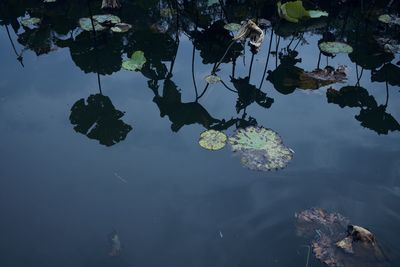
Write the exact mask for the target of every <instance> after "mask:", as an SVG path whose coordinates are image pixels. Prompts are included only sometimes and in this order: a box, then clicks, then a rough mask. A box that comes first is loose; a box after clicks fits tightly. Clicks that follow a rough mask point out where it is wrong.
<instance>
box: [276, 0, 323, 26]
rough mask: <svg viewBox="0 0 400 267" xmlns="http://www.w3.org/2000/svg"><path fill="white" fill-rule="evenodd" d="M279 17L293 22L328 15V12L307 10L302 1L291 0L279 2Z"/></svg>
mask: <svg viewBox="0 0 400 267" xmlns="http://www.w3.org/2000/svg"><path fill="white" fill-rule="evenodd" d="M277 8H278V15H279V17H281V18H283V19H285V20H287V21H289V22H293V23H298V22H299V21H300V20H302V19H308V18H320V17H327V16H328V12H325V11H321V10H306V9H305V8H304V6H303V2H302V1H291V2H286V3H284V4H282V3H281V2H278V3H277Z"/></svg>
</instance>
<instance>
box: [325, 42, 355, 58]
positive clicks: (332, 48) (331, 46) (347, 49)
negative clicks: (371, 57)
mask: <svg viewBox="0 0 400 267" xmlns="http://www.w3.org/2000/svg"><path fill="white" fill-rule="evenodd" d="M318 46H319V49H321V51H323V52H325V53H329V54H333V55H336V54H340V53H345V54H350V53H352V52H353V48H352V47H351V46H350V45H348V44H346V43H342V42H322V43H320V44H319V45H318Z"/></svg>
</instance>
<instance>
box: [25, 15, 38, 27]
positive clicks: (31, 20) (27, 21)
mask: <svg viewBox="0 0 400 267" xmlns="http://www.w3.org/2000/svg"><path fill="white" fill-rule="evenodd" d="M40 22H41V19H40V18H35V17H33V18H29V19H22V20H21V24H22V25H23V26H25V27H29V26H32V25H37V24H39V23H40Z"/></svg>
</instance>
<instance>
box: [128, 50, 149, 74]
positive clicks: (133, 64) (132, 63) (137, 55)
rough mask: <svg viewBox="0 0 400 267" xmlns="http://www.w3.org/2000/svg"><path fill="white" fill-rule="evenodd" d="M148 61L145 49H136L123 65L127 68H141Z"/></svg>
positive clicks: (133, 69) (134, 69)
mask: <svg viewBox="0 0 400 267" xmlns="http://www.w3.org/2000/svg"><path fill="white" fill-rule="evenodd" d="M145 63H146V58H145V57H144V52H143V51H135V52H134V53H133V54H132V56H131V58H130V59H128V60H125V61H123V62H122V67H123V68H124V69H126V70H132V71H136V70H141V69H142V67H143V65H144V64H145Z"/></svg>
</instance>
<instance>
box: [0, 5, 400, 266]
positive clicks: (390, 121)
mask: <svg viewBox="0 0 400 267" xmlns="http://www.w3.org/2000/svg"><path fill="white" fill-rule="evenodd" d="M23 2H24V3H22V2H21V3H19V4H18V3H16V2H15V1H6V2H4V3H3V6H2V15H1V17H2V19H1V20H0V23H1V24H5V25H7V26H2V27H1V29H0V47H1V49H0V61H1V64H0V73H1V79H0V133H1V141H0V151H1V165H0V166H1V167H0V214H1V217H0V236H1V238H0V266H7V267H14V266H42V267H44V266H60V267H61V266H68V267H70V266H171V267H172V266H199V267H200V266H252V267H253V266H305V264H306V258H307V248H305V247H304V245H309V243H308V242H309V240H306V239H303V238H300V237H298V236H296V231H295V218H294V214H295V212H298V211H301V210H305V209H308V208H310V207H322V208H325V209H326V210H329V211H332V212H333V211H334V212H339V213H341V214H343V215H344V216H346V217H347V218H349V219H350V220H351V222H352V223H355V224H358V225H362V226H364V227H366V228H368V229H369V230H371V231H372V232H373V233H374V234H375V236H376V238H377V239H378V240H379V242H380V244H381V245H382V247H383V249H384V251H385V253H386V254H387V256H388V258H389V260H390V266H398V265H400V253H399V251H400V241H399V237H400V230H399V227H398V226H399V225H400V213H399V207H400V181H399V178H400V168H399V166H400V157H399V155H400V154H399V152H400V145H399V137H400V135H399V130H400V128H399V127H398V123H397V121H396V119H397V120H398V119H400V110H399V108H398V104H399V103H400V94H399V87H398V86H396V85H391V84H389V83H386V82H377V81H374V82H373V81H371V69H380V68H381V67H382V65H383V64H387V63H389V62H392V63H393V64H394V66H395V67H397V68H398V66H397V65H396V63H397V62H398V61H399V56H398V54H395V55H394V56H393V57H392V58H389V59H383V60H382V57H381V54H382V53H383V52H382V51H381V52H379V53H381V54H380V55H376V54H374V53H371V54H368V55H367V56H366V58H365V55H364V54H363V56H360V57H358V58H357V59H356V60H354V59H353V60H351V57H349V55H347V54H338V55H337V56H335V57H334V58H327V57H325V56H323V55H322V56H321V59H320V60H319V56H320V52H319V49H318V41H319V40H320V39H321V34H322V33H323V32H324V31H326V30H327V29H328V30H330V31H331V32H333V33H334V34H335V36H336V37H337V38H338V39H340V38H342V39H341V40H350V39H351V36H350V35H351V34H352V33H357V32H358V31H359V32H360V36H361V32H364V30H365V29H364V27H372V26H371V22H370V21H371V20H373V18H372V19H370V20H367V22H366V23H367V25H368V26H365V25H364V22H362V23H360V25H358V26H357V25H355V24H356V23H355V22H354V21H358V20H357V17H356V16H357V14H355V13H357V12H351V14H350V15H347V16H348V17H347V21H348V24H347V26H346V27H343V25H342V24H340V22H343V21H345V19H344V18H342V17H341V16H343V14H349V12H348V11H347V9H346V10H344V11H343V12H340V11H337V10H336V11H335V10H332V13H333V15H332V17H333V19H332V20H331V21H330V22H329V23H330V26H329V25H328V26H326V25H327V24H326V20H321V21H320V20H319V23H322V25H323V26H322V27H321V26H318V30H306V31H304V32H301V30H300V29H296V30H294V32H293V33H288V34H286V33H285V31H283V30H282V31H283V33H280V32H279V30H278V28H277V26H276V25H277V24H276V23H275V21H274V17H273V15H272V13H273V12H272V11H268V10H269V9H268V7H270V5H268V4H267V3H266V1H265V2H263V1H261V3H259V5H260V6H259V7H257V8H256V7H252V6H251V5H249V6H247V8H246V4H244V5H239V4H237V5H235V4H232V3H231V4H227V5H226V6H225V12H226V13H225V15H224V12H223V10H221V8H220V7H219V6H218V5H213V6H211V7H209V8H207V7H206V6H203V7H201V8H200V7H199V9H198V10H199V13H198V15H197V19H196V13H195V12H194V11H193V9H192V8H190V5H189V7H188V6H184V5H182V6H180V7H179V8H178V10H179V12H178V14H179V16H178V18H177V17H176V14H175V12H171V9H165V8H168V5H167V3H164V2H163V1H162V2H160V3H158V1H149V2H146V1H137V2H135V1H131V2H129V1H126V2H124V5H123V8H122V9H121V11H119V12H116V15H118V16H119V17H121V19H122V21H124V22H127V23H131V24H132V25H133V29H132V30H131V31H129V32H127V33H121V34H115V33H114V34H111V33H104V32H103V33H97V34H96V35H97V36H96V39H93V35H92V33H90V32H83V33H79V30H77V27H78V25H77V19H79V18H80V17H88V16H89V10H88V7H87V5H86V4H82V3H80V2H78V1H60V3H57V4H54V5H53V6H47V7H43V5H42V3H40V2H41V1H27V2H25V1H23ZM94 2H100V1H92V9H93V10H92V12H93V13H94V14H97V13H99V12H101V11H100V10H99V5H100V4H99V3H97V4H96V3H94ZM142 2H143V3H142ZM153 2H154V3H153ZM205 2H206V1H205ZM263 5H265V6H263ZM160 8H161V10H164V11H163V12H161V13H162V14H161V15H160ZM376 9H377V10H378V11H379V10H380V9H378V7H377V8H376ZM165 10H169V11H170V12H169V13H168V12H166V11H165ZM174 10H175V9H174ZM350 10H352V9H350ZM353 10H358V9H357V8H353ZM257 12H258V13H257ZM103 13H104V12H103ZM165 13H167V14H165ZM353 13H354V14H353ZM0 14H1V13H0ZM24 14H26V17H29V14H30V15H31V17H33V16H39V17H41V18H43V21H42V24H41V26H39V29H40V30H41V32H39V31H37V32H35V33H32V32H30V31H32V30H29V29H26V28H22V27H19V28H17V27H16V25H18V21H20V20H21V17H20V16H24ZM160 16H161V17H160ZM162 16H164V17H162ZM256 16H258V17H263V18H267V19H269V20H271V21H273V25H275V28H274V32H273V33H272V35H271V30H272V28H271V27H268V28H266V29H265V40H264V42H263V45H262V46H261V48H260V51H259V52H258V53H257V54H255V55H254V57H252V53H251V52H250V50H249V46H248V45H247V44H246V45H245V46H244V50H243V51H242V52H241V54H235V53H232V54H228V57H227V58H226V60H223V63H222V64H221V65H220V66H219V69H220V70H219V71H218V72H217V73H218V76H220V77H221V78H222V80H223V82H224V83H225V85H226V86H224V84H222V83H217V84H212V85H209V86H208V87H206V82H205V80H204V77H205V76H207V75H209V74H210V72H211V70H212V69H213V66H214V63H216V62H218V61H219V59H220V58H221V56H222V54H223V52H224V51H225V49H226V47H227V44H229V39H228V43H226V39H224V38H222V37H220V35H218V32H221V31H222V33H223V34H227V35H228V36H229V32H227V31H226V32H224V30H223V28H222V26H223V25H224V24H225V23H224V22H222V21H220V20H223V19H226V18H228V20H227V21H229V22H240V20H242V19H245V18H253V17H256ZM352 16H354V17H352ZM17 18H18V20H17ZM160 18H161V19H160ZM177 19H178V20H177ZM177 21H178V25H179V26H178V27H179V32H178V33H177V31H176V27H177V26H176V25H177V24H176V22H177ZM196 21H197V27H196ZM218 21H220V22H218ZM16 23H17V24H16ZM368 23H369V24H368ZM219 24H220V26H221V27H219V26H218V27H217V26H216V25H219ZM210 25H213V26H210ZM293 25H294V24H293ZM293 25H292V26H289V29H292V28H293V27H294V26H293ZM372 25H373V27H372V28H374V29H375V30H376V31H378V30H380V31H381V32H382V31H383V30H381V26H382V25H378V24H377V23H376V22H374V23H372ZM167 26H168V27H167ZM286 26H287V25H286ZM6 27H7V29H6ZM210 27H215V29H214V28H211V29H213V31H211V30H210V31H209V32H211V36H208V35H207V34H204V31H205V29H207V28H210ZM357 27H358V28H357ZM382 27H384V26H382ZM13 28H14V29H13ZM343 28H345V30H343V32H340V30H342V29H343ZM196 29H197V33H195V31H196ZM7 30H8V31H9V34H10V35H9V36H10V38H9V36H8V34H7ZM34 30H35V29H34ZM71 30H73V32H71ZM390 30H391V29H386V30H385V34H388V35H390V34H391V33H390ZM394 32H396V30H394ZM24 33H25V35H24ZM375 33H376V32H375ZM40 34H42V35H40ZM32 35H33V37H32ZM394 35H395V36H397V35H396V33H394ZM271 36H272V42H271V48H270V38H271ZM371 36H372V35H371ZM397 37H398V36H397ZM357 38H358V37H357ZM359 38H360V39H361V37H359ZM27 40H28V41H27ZM94 40H95V41H94ZM358 43H360V42H358ZM363 44H364V43H363ZM237 45H238V46H237V47H236V48H235V49H238V50H242V48H241V46H240V44H239V43H238V44H237ZM13 46H15V51H16V53H14V50H13ZM194 46H195V47H194ZM194 48H195V49H194ZM276 48H278V52H282V53H283V54H285V53H287V51H289V50H288V48H289V49H290V50H295V51H297V52H298V56H297V58H298V59H300V58H301V62H298V63H297V64H296V66H297V67H298V68H302V69H304V70H306V71H312V70H314V69H316V68H317V66H318V64H319V65H320V68H324V67H325V66H326V65H327V64H328V65H330V66H333V67H334V68H337V67H338V66H339V65H345V66H347V80H346V81H345V82H343V83H334V84H331V85H328V86H324V87H321V88H320V89H317V90H304V89H296V90H294V89H293V90H291V89H287V88H286V89H287V90H286V91H285V90H279V88H278V90H277V89H275V88H277V86H276V84H275V86H274V84H272V83H271V82H270V81H269V80H266V79H264V80H262V77H263V74H264V67H265V63H266V60H267V55H268V51H269V50H271V51H272V52H274V51H276ZM193 49H194V50H193ZM221 49H222V54H221ZM285 49H286V50H285ZM137 50H141V51H144V54H145V56H146V58H147V63H146V64H145V66H144V68H143V69H142V71H136V72H132V71H126V70H121V67H120V66H121V63H122V60H123V59H125V58H127V57H128V56H130V55H131V54H132V52H133V51H137ZM21 51H23V53H22V57H23V60H22V62H23V66H22V64H21V62H20V61H19V60H18V59H17V55H16V54H20V53H21ZM236 51H237V50H236ZM356 51H357V50H355V52H356ZM358 51H362V52H363V53H365V51H368V50H361V49H360V50H358ZM239 52H240V51H239ZM360 53H361V52H360ZM376 53H378V52H376ZM193 55H194V57H193V58H192V56H193ZM275 55H276V53H272V54H271V55H270V57H269V62H268V68H267V70H269V71H270V72H271V71H274V70H275V69H276V68H277V67H278V66H279V64H280V63H281V62H280V60H279V59H277V58H276V56H275ZM236 57H237V59H236V60H235V64H233V63H232V59H233V58H236ZM360 58H361V59H360ZM376 58H379V59H377V61H378V63H376V62H375V61H374V60H375V59H376ZM292 59H293V58H292ZM380 60H381V61H380ZM356 62H357V63H358V64H360V65H357V64H356ZM371 62H372V63H371ZM371 64H372V66H373V67H371ZM192 67H193V68H192ZM363 67H364V68H363ZM289 69H290V68H289ZM97 73H99V74H100V75H99V77H98V76H97ZM284 73H285V74H289V73H290V70H287V69H284ZM232 74H234V78H233V77H231V76H232ZM249 74H250V76H249ZM192 75H193V76H192ZM269 75H271V74H270V73H267V74H266V76H265V77H267V76H269ZM193 77H194V79H193ZM245 77H249V79H248V83H249V84H252V85H255V87H254V88H253V87H250V89H248V88H249V87H244V88H245V89H246V88H247V90H251V89H252V88H253V90H257V88H258V87H259V85H260V83H261V81H263V84H262V86H261V91H262V92H264V93H266V96H265V97H269V98H271V99H273V103H270V104H271V105H270V107H264V106H263V105H260V104H258V103H257V101H255V99H254V98H252V96H246V93H243V95H240V93H239V96H238V93H237V92H235V91H236V90H239V91H240V89H243V88H239V89H238V88H235V84H234V81H235V80H234V79H240V78H242V79H243V78H245ZM98 78H99V80H100V84H99V83H98ZM193 80H194V81H195V83H194V81H193ZM99 85H101V87H100V86H99ZM355 85H357V86H359V87H363V88H365V89H366V90H367V92H368V94H369V95H370V96H372V97H373V98H374V99H375V101H376V106H374V107H375V109H373V108H371V107H370V106H367V107H365V106H364V107H348V106H347V107H344V108H341V107H340V106H339V105H337V104H335V103H328V98H327V89H328V88H329V87H333V88H334V89H336V90H339V89H340V88H342V87H344V86H355ZM226 87H228V89H227V88H226ZM294 87H295V88H296V87H297V88H298V87H299V86H298V85H295V86H294ZM195 88H197V92H196V89H195ZM204 88H207V89H206V90H205V92H204V91H203V89H204ZM360 90H361V89H360ZM203 92H204V93H203ZM91 95H92V96H93V97H92V100H93V101H94V102H96V101H98V103H101V104H99V105H100V106H102V107H104V106H106V108H105V109H104V111H102V112H103V113H102V116H103V120H102V121H100V120H99V119H98V118H97V119H95V120H96V122H97V128H96V126H93V125H92V124H93V123H89V122H90V120H91V114H92V113H91V112H95V111H93V110H89V109H85V108H84V107H83V108H82V109H80V110H78V111H77V113H71V108H72V107H73V106H74V105H75V106H76V105H77V104H76V103H77V101H79V100H80V99H84V100H85V101H87V100H88V98H89V96H91ZM238 97H239V101H238ZM367 98H368V97H367ZM363 99H364V100H365V98H363ZM368 99H370V98H368ZM342 100H343V101H345V102H346V101H347V102H346V103H348V102H351V101H352V96H349V95H346V96H344V97H343V99H342ZM358 100H359V99H358ZM82 101H83V100H81V102H80V103H81V105H86V104H87V102H82ZM108 101H111V102H108ZM359 101H361V100H359ZM105 103H106V104H105ZM111 103H112V105H113V106H110V104H111ZM378 106H381V107H380V109H379V108H378ZM371 109H373V110H371ZM116 110H118V111H123V112H124V113H123V114H122V113H120V112H118V111H116ZM122 115H123V116H122ZM121 116H122V117H121ZM71 118H72V119H71ZM74 119H75V120H76V121H78V122H79V123H71V121H72V122H73V120H74ZM229 122H232V123H231V124H229ZM85 123H87V124H88V125H87V127H86V128H85ZM77 125H78V126H80V127H81V128H79V127H78V128H75V129H74V127H76V126H77ZM248 125H257V126H263V127H266V128H270V129H273V130H274V131H276V132H277V133H279V135H280V136H281V137H282V140H283V142H284V143H285V145H287V146H288V147H290V148H291V149H293V150H294V151H295V154H294V158H293V160H292V161H291V162H290V163H289V164H288V166H287V167H286V168H284V169H282V170H277V171H270V172H260V171H253V170H249V169H247V168H245V167H243V166H242V165H241V162H240V157H238V156H236V155H234V154H233V153H232V152H231V149H230V148H229V146H227V147H226V148H224V149H223V150H220V151H208V150H205V149H203V148H201V147H200V146H199V144H198V138H199V135H200V133H201V132H203V131H204V130H206V129H207V128H212V127H214V128H218V129H220V130H223V131H224V132H225V133H226V134H228V135H231V134H232V133H233V132H234V131H235V130H236V129H237V128H240V127H246V126H248ZM83 128H85V129H86V130H82V129H83ZM82 132H84V133H87V134H86V135H85V134H82ZM114 230H115V231H117V232H118V234H119V237H120V240H121V244H122V253H121V255H120V256H119V257H114V258H112V257H109V255H108V253H109V250H110V245H109V243H108V241H107V236H108V235H109V234H110V233H111V232H112V231H114ZM309 266H323V264H322V263H320V262H319V261H318V260H317V259H315V258H314V257H313V256H312V255H311V256H310V262H309Z"/></svg>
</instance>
